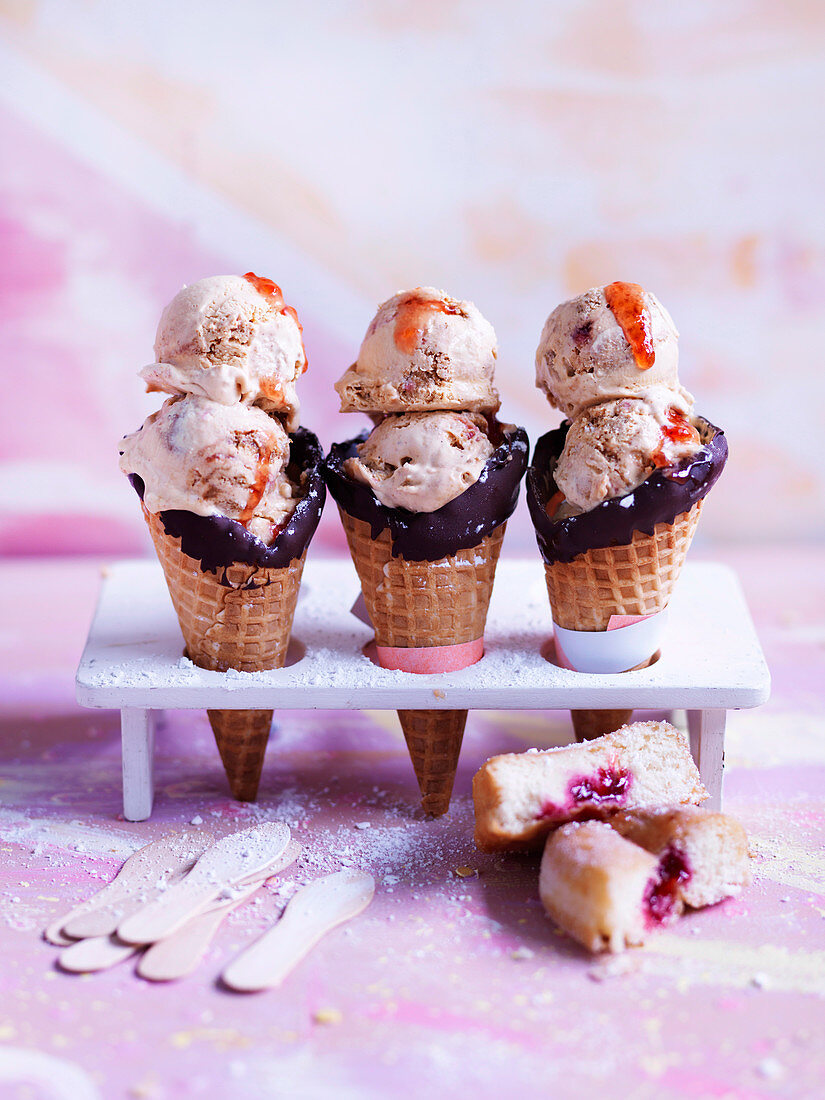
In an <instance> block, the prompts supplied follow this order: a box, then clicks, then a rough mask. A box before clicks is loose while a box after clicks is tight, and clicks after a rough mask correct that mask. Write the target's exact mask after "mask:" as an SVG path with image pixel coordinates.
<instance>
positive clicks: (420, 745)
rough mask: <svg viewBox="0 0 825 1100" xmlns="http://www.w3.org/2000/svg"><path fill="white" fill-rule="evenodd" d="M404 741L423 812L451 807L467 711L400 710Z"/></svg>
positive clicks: (437, 812) (433, 811)
mask: <svg viewBox="0 0 825 1100" xmlns="http://www.w3.org/2000/svg"><path fill="white" fill-rule="evenodd" d="M398 717H399V719H400V721H401V729H402V730H403V731H404V740H405V741H406V742H407V749H408V751H409V754H410V759H411V760H412V764H413V768H415V776H416V779H417V780H418V786H419V788H420V789H421V806H422V809H423V810H424V812H425V813H428V814H434V815H436V816H440V815H441V814H445V813H446V812H447V810H449V808H450V796H451V795H452V793H453V783H454V782H455V773H456V770H457V769H458V756H459V753H460V752H461V741H462V738H463V737H464V725H465V723H466V721H467V711H466V710H399V712H398Z"/></svg>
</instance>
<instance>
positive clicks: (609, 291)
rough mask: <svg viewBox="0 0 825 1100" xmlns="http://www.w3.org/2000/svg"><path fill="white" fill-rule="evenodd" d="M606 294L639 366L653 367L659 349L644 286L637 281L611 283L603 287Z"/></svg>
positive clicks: (644, 367) (607, 300)
mask: <svg viewBox="0 0 825 1100" xmlns="http://www.w3.org/2000/svg"><path fill="white" fill-rule="evenodd" d="M604 297H605V301H606V302H607V304H608V306H609V307H610V311H611V313H612V314H613V316H614V317H615V318H616V320H617V321H618V322H619V326H620V327H621V330H622V332H623V333H624V337H625V340H627V342H628V344H630V350H631V351H632V352H633V358H634V359H635V360H636V366H637V367H638V368H639V370H650V368H651V367H652V366H653V364H654V363H655V361H656V349H655V348H654V346H653V328H652V325H651V322H650V313H649V312H648V309H647V306H646V305H645V292H644V287H641V286H639V284H638V283H611V284H610V285H609V286H606V287H605V288H604Z"/></svg>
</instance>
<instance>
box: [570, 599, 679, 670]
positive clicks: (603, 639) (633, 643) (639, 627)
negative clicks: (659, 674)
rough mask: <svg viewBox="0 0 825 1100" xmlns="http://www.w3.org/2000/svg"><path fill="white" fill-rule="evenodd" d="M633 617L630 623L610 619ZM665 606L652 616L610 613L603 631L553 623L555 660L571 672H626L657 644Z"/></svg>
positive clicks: (665, 615) (643, 659)
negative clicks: (556, 658) (613, 614)
mask: <svg viewBox="0 0 825 1100" xmlns="http://www.w3.org/2000/svg"><path fill="white" fill-rule="evenodd" d="M628 618H630V619H634V620H635V621H633V622H630V623H620V622H616V623H615V625H613V624H614V620H621V619H628ZM666 626H667V608H665V609H664V610H663V611H658V612H656V614H654V615H647V616H644V617H639V616H613V618H612V619H611V620H610V624H608V627H607V630H567V629H565V627H563V626H559V625H558V624H557V623H555V622H554V623H553V631H554V634H555V638H556V654H557V656H558V659H559V663H560V664H563V665H566V667H568V668H571V669H573V671H574V672H597V673H611V672H628V671H629V670H630V669H632V668H635V667H636V666H637V665H640V664H642V663H643V662H644V661H647V660H649V659H650V658H651V657H652V656H653V654H654V653H655V652H656V650H657V649H659V648H660V647H661V644H662V637H663V635H664V632H665V627H666Z"/></svg>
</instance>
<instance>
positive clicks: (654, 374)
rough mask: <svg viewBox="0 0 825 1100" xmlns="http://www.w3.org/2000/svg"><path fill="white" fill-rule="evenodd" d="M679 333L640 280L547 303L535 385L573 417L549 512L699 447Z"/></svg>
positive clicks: (598, 497)
mask: <svg viewBox="0 0 825 1100" xmlns="http://www.w3.org/2000/svg"><path fill="white" fill-rule="evenodd" d="M678 335H679V334H678V332H677V331H676V327H675V325H674V324H673V321H672V319H671V317H670V314H669V313H668V312H667V310H666V309H665V308H664V306H663V305H662V304H661V302H659V300H658V299H657V298H656V297H655V295H653V294H651V293H650V292H649V291H646V290H645V289H644V288H643V287H641V286H639V284H638V283H625V282H614V283H610V284H609V285H607V286H604V287H593V288H592V289H591V290H588V291H585V293H584V294H580V295H579V296H578V297H577V298H572V299H571V300H570V301H568V302H563V303H562V304H561V305H560V306H558V307H557V308H556V309H554V310H553V312H552V313H551V314H550V316H549V317H548V318H547V321H546V323H545V325H544V330H543V332H542V335H541V340H540V342H539V346H538V350H537V352H536V385H537V387H538V388H539V389H542V390H544V392H545V394H546V395H547V399H548V401H549V402H550V404H551V405H553V406H554V407H555V408H558V409H560V410H561V411H562V412H564V413H565V415H566V416H567V417H568V418H569V420H570V421H571V424H570V428H569V429H568V432H567V437H566V440H565V444H564V449H563V450H562V453H561V455H560V456H559V459H558V462H557V464H556V467H555V470H554V479H555V482H556V485H557V487H558V490H559V492H558V493H557V494H556V495H555V496H554V497H553V498H552V500H551V502H549V504H548V507H549V506H550V505H551V504H552V508H553V512H552V518H554V519H563V518H565V517H566V516H570V515H575V514H577V513H580V512H586V511H589V510H590V509H592V508H594V507H596V505H598V504H600V503H601V502H602V501H604V500H612V499H614V498H617V497H622V496H625V495H626V494H628V493H630V492H631V491H632V490H633V489H635V488H636V487H637V486H639V485H641V484H642V482H643V481H645V480H646V479H647V478H648V477H649V476H650V475H651V474H652V473H653V472H654V470H656V469H661V468H663V467H668V466H674V465H676V464H678V463H679V462H681V461H682V460H684V459H687V458H690V457H691V456H692V455H694V454H696V452H697V451H698V450H699V448H700V447H701V439H700V436H699V432H698V431H697V430H696V428H695V427H694V426H693V423H692V419H691V418H692V412H693V397H692V396H691V395H690V394H689V393H688V392H687V390H685V389H684V387H683V386H682V385H681V384H680V382H679V377H678V365H679V349H678Z"/></svg>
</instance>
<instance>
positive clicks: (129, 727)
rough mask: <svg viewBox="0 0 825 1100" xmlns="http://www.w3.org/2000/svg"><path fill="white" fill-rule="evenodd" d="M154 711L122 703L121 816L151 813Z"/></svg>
mask: <svg viewBox="0 0 825 1100" xmlns="http://www.w3.org/2000/svg"><path fill="white" fill-rule="evenodd" d="M156 715H157V711H155V710H141V709H139V708H137V707H123V709H122V710H121V712H120V737H121V748H122V753H123V816H124V817H125V818H126V820H127V821H145V820H146V818H147V817H149V815H150V814H151V813H152V798H153V794H154V790H153V782H152V763H153V759H154V755H155V718H156Z"/></svg>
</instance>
